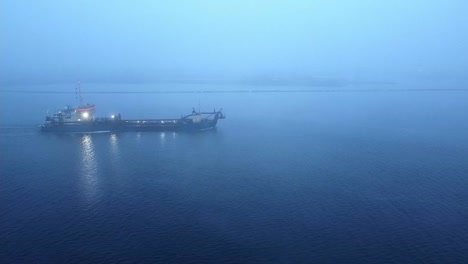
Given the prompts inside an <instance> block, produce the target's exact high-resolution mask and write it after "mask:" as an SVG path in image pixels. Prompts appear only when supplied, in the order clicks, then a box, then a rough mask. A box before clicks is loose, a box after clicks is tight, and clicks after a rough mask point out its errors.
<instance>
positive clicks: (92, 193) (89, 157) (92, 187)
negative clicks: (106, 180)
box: [80, 135, 98, 202]
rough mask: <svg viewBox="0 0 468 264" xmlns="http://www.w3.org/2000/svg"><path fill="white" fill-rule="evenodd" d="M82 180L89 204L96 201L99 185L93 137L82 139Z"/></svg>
mask: <svg viewBox="0 0 468 264" xmlns="http://www.w3.org/2000/svg"><path fill="white" fill-rule="evenodd" d="M80 161H81V162H80V178H81V181H82V183H83V194H84V197H85V198H86V200H87V201H88V202H92V200H94V199H95V197H96V193H97V185H98V170H97V161H96V157H95V153H94V145H93V139H92V136H91V135H83V137H82V138H81V160H80Z"/></svg>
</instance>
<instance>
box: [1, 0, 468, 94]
mask: <svg viewBox="0 0 468 264" xmlns="http://www.w3.org/2000/svg"><path fill="white" fill-rule="evenodd" d="M0 5H1V6H0V12H1V13H0V29H1V30H0V34H1V36H0V43H1V46H0V47H1V49H0V59H1V69H0V70H1V71H0V73H1V75H0V76H1V83H2V84H3V85H11V84H18V83H21V84H24V83H27V84H31V83H56V82H62V83H75V82H76V81H77V80H81V81H83V82H114V83H119V82H130V83H135V82H154V81H160V80H193V79H196V80H199V79H204V80H219V79H222V80H239V79H240V80H242V79H248V78H265V77H267V78H285V79H294V78H296V77H298V76H299V77H307V78H314V77H322V78H323V77H326V78H338V79H345V80H349V81H352V80H355V79H359V80H360V81H390V82H398V81H399V80H401V79H402V78H423V79H424V78H427V77H428V76H429V77H430V78H432V79H434V78H436V79H441V78H442V79H463V78H464V76H463V74H464V70H465V69H466V68H467V66H468V65H467V64H468V52H467V50H466V47H467V46H468V34H466V28H467V26H468V17H467V16H466V14H467V13H468V2H466V1H462V0H460V1H370V0H369V1H361V0H359V1H358V0H356V1H305V0H304V1H215V0H213V1H137V2H135V1H111V2H107V1H103V2H100V1H49V0H45V1H1V3H0ZM434 76H435V77H434Z"/></svg>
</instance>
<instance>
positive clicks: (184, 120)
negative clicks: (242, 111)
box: [41, 105, 225, 133]
mask: <svg viewBox="0 0 468 264" xmlns="http://www.w3.org/2000/svg"><path fill="white" fill-rule="evenodd" d="M95 109H96V106H95V105H86V106H82V107H77V108H72V107H70V106H68V107H67V108H66V109H65V110H63V111H59V112H57V113H55V114H54V115H53V116H47V117H46V122H45V124H43V125H42V126H41V131H43V132H55V133H98V132H123V131H137V132H138V131H199V130H206V129H212V128H215V127H216V124H217V123H218V120H219V119H224V118H225V116H224V115H223V113H222V111H221V110H220V111H216V110H213V112H200V111H198V112H197V111H195V109H193V111H192V113H191V114H189V115H186V116H182V117H181V118H176V119H136V120H125V119H122V117H121V115H120V114H118V115H115V116H114V115H113V116H111V117H109V118H95V117H94V112H95Z"/></svg>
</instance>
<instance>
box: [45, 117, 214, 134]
mask: <svg viewBox="0 0 468 264" xmlns="http://www.w3.org/2000/svg"><path fill="white" fill-rule="evenodd" d="M216 124H217V120H203V121H202V122H191V121H187V120H177V119H174V120H138V121H136V120H119V121H109V122H87V123H83V122H82V123H78V122H77V123H68V124H66V123H65V124H60V123H54V124H46V125H43V126H41V131H42V132H47V133H99V132H144V131H202V130H207V129H213V128H215V127H216Z"/></svg>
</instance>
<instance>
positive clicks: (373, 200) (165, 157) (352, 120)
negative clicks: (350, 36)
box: [0, 91, 468, 263]
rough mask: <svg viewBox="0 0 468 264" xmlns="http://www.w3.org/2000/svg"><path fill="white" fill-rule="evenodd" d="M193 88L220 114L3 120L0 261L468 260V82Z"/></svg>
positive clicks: (170, 102) (187, 97)
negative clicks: (211, 122) (128, 124)
mask: <svg viewBox="0 0 468 264" xmlns="http://www.w3.org/2000/svg"><path fill="white" fill-rule="evenodd" d="M21 96H25V95H11V97H12V98H13V99H15V100H16V99H18V98H20V97H21ZM155 96H157V97H158V98H159V99H158V100H159V101H158V102H159V103H160V104H159V105H158V106H154V105H153V104H150V103H148V102H146V101H145V100H149V99H147V98H145V99H142V103H141V104H140V105H138V106H135V105H132V106H131V107H141V108H143V109H145V112H144V113H145V114H148V115H150V117H151V115H152V114H151V113H152V111H153V110H155V107H160V108H161V109H162V108H164V109H167V108H169V109H171V110H172V109H182V110H184V109H185V108H183V107H185V106H184V105H183V104H182V103H179V104H174V102H176V101H177V100H179V99H180V100H181V102H183V103H184V104H185V102H189V101H195V102H197V95H174V94H173V95H155ZM103 97H104V95H103ZM161 97H163V99H161ZM136 98H137V96H135V98H134V99H135V100H136ZM13 99H12V100H13ZM116 99H118V96H116V97H115V98H113V100H116ZM127 99H128V97H127ZM165 99H167V100H165ZM202 99H203V100H204V102H205V103H206V104H209V105H210V106H211V105H212V104H213V105H214V102H216V105H215V106H217V107H219V106H224V107H225V113H226V115H227V119H225V120H222V121H220V123H219V124H218V128H217V129H216V130H213V131H205V132H203V133H172V132H166V133H151V132H149V133H118V134H111V133H104V134H92V135H80V134H75V135H62V136H58V135H49V134H41V133H39V132H38V131H37V129H36V128H35V127H34V126H31V125H27V124H26V125H25V124H23V125H12V124H4V125H2V127H1V130H0V144H1V145H0V147H1V148H0V151H1V155H0V162H1V163H0V172H1V178H0V201H1V211H0V216H1V225H0V230H1V232H0V259H1V260H2V263H117V262H119V263H155V262H161V263H185V262H187V263H270V262H279V263H353V262H354V263H364V262H367V263H463V262H467V261H468V192H467V187H468V138H467V136H468V122H467V117H468V104H467V103H466V102H468V100H467V99H468V93H467V92H463V91H458V92H457V91H455V92H453V91H452V92H440V91H439V92H363V93H351V92H342V93H340V92H336V93H294V94H212V95H203V98H202ZM99 100H103V101H104V99H103V98H98V101H99ZM129 100H130V102H131V98H130V99H129ZM165 101H167V103H166V105H165V104H164V102H165ZM122 105H124V107H127V108H128V109H130V108H131V107H130V106H128V105H126V104H125V103H122ZM191 106H192V105H190V106H189V107H188V108H187V110H189V111H190V109H191V108H190V107H191ZM8 107H11V109H13V108H14V107H13V106H12V105H10V106H8ZM179 107H180V108H179ZM18 108H19V106H18ZM158 109H159V108H158ZM130 111H131V110H130ZM167 111H168V110H167ZM122 112H123V111H122ZM168 112H169V111H168ZM11 113H13V112H11ZM40 114H41V115H42V113H40ZM130 114H132V113H130ZM133 114H135V115H137V114H138V113H133ZM164 114H167V113H164ZM16 115H19V114H18V113H16ZM154 115H155V117H157V114H154ZM38 120H39V118H38ZM40 120H42V116H40ZM40 120H39V121H38V123H39V122H40Z"/></svg>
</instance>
